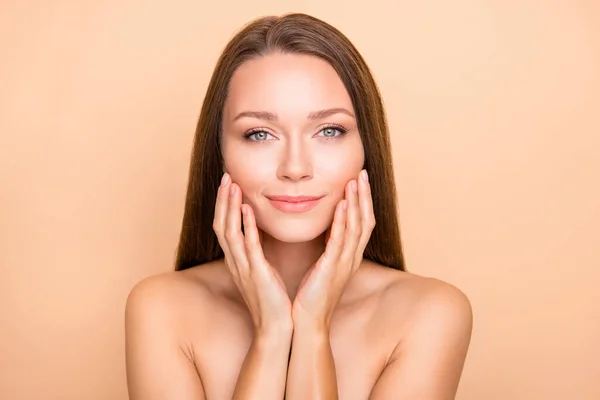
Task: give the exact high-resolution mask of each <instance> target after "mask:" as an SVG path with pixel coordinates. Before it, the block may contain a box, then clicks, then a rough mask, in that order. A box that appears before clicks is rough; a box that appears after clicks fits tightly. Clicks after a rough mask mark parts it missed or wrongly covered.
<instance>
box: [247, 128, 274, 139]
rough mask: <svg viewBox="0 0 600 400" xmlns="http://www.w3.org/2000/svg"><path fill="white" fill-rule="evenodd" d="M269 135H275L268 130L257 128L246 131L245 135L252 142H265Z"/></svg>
mask: <svg viewBox="0 0 600 400" xmlns="http://www.w3.org/2000/svg"><path fill="white" fill-rule="evenodd" d="M268 136H273V135H271V134H270V133H269V132H267V131H264V130H260V129H257V130H253V131H250V132H248V133H246V134H245V135H244V138H245V139H246V140H250V141H252V142H264V141H265V140H267V137H268Z"/></svg>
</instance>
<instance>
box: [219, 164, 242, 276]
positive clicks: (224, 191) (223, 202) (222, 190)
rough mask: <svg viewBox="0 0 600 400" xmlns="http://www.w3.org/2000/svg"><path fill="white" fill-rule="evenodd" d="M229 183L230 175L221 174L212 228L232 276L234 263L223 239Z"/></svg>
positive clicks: (235, 274)
mask: <svg viewBox="0 0 600 400" xmlns="http://www.w3.org/2000/svg"><path fill="white" fill-rule="evenodd" d="M230 184H231V177H230V176H229V174H228V173H225V174H223V178H222V179H221V185H220V186H219V189H218V190H217V200H216V204H215V217H214V220H213V230H214V231H215V234H216V235H217V240H218V241H219V245H220V246H221V249H223V255H224V257H225V262H226V264H227V266H228V267H229V268H230V270H231V272H232V273H234V276H235V277H237V271H236V268H235V265H233V256H232V254H231V251H230V249H229V246H228V245H227V240H225V223H226V221H227V210H228V204H229V189H230Z"/></svg>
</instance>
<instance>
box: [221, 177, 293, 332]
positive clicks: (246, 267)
mask: <svg viewBox="0 0 600 400" xmlns="http://www.w3.org/2000/svg"><path fill="white" fill-rule="evenodd" d="M242 213H243V214H244V216H243V224H244V233H242V229H241V224H242V216H241V215H242ZM213 229H214V231H215V233H216V234H217V238H218V240H219V244H220V245H221V248H222V249H223V253H224V255H225V264H226V265H227V267H228V268H229V271H230V272H231V274H232V276H233V280H234V281H235V283H236V285H237V287H238V289H239V291H240V293H241V295H242V297H243V298H244V301H245V302H246V305H247V306H248V309H249V311H250V315H251V316H252V322H253V324H254V332H255V335H267V336H268V335H271V334H276V335H279V334H281V333H282V332H289V333H290V334H291V332H292V330H293V320H292V304H291V301H290V298H289V296H288V294H287V291H286V289H285V285H284V283H283V280H282V279H281V276H280V275H279V273H278V272H277V270H276V269H275V268H273V267H272V266H271V265H270V264H269V262H268V261H267V260H266V259H265V257H264V254H263V251H262V246H261V242H260V236H259V232H258V228H257V227H256V219H255V216H254V212H253V210H252V208H251V207H250V206H249V205H247V204H243V205H242V193H241V189H240V187H239V186H238V185H237V184H235V183H233V182H231V177H230V175H229V174H227V173H225V174H224V175H223V179H222V180H221V186H220V187H219V190H218V192H217V201H216V205H215V219H214V221H213Z"/></svg>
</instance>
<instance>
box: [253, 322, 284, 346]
mask: <svg viewBox="0 0 600 400" xmlns="http://www.w3.org/2000/svg"><path fill="white" fill-rule="evenodd" d="M293 333H294V325H293V324H292V323H291V322H290V323H286V324H279V325H276V326H269V327H265V326H263V327H255V328H254V340H255V341H256V342H258V343H259V344H261V345H263V344H267V345H269V344H274V345H277V344H281V343H285V342H289V341H290V340H291V338H292V334H293Z"/></svg>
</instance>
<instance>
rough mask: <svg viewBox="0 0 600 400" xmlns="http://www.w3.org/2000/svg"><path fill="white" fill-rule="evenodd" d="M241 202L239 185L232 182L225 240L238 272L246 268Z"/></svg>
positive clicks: (242, 271)
mask: <svg viewBox="0 0 600 400" xmlns="http://www.w3.org/2000/svg"><path fill="white" fill-rule="evenodd" d="M241 203H242V194H241V190H240V187H239V186H238V185H237V184H236V183H233V182H232V183H231V186H230V190H229V203H228V207H227V221H226V222H225V240H226V241H227V245H228V246H229V250H230V251H231V255H232V257H233V261H234V262H235V265H236V267H237V269H238V272H239V273H240V274H242V273H244V272H245V271H247V269H248V259H247V257H246V250H245V244H244V235H243V234H242V211H241V205H242V204H241Z"/></svg>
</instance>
